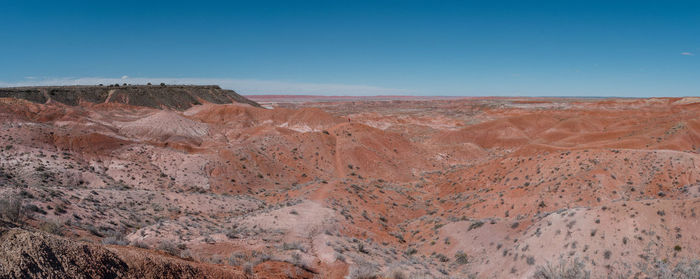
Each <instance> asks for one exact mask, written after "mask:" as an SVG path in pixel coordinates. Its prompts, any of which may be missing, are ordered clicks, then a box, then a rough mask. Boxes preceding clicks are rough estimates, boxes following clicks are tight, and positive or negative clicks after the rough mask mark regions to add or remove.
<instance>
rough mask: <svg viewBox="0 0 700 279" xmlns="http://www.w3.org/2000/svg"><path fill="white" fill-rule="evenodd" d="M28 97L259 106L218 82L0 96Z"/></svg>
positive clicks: (3, 92)
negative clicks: (215, 83) (222, 86)
mask: <svg viewBox="0 0 700 279" xmlns="http://www.w3.org/2000/svg"><path fill="white" fill-rule="evenodd" d="M8 97H9V98H18V99H25V100H29V101H31V102H35V103H47V102H52V101H53V102H58V103H62V104H66V105H70V106H77V105H79V104H80V103H81V102H87V103H123V104H128V105H133V106H144V107H151V108H161V109H162V108H168V109H176V110H186V109H188V108H190V107H192V106H193V105H200V104H202V103H204V102H207V103H214V104H229V103H243V104H249V105H251V106H254V107H260V105H259V104H258V103H256V102H253V101H251V100H249V99H247V98H245V97H243V96H241V95H238V94H237V93H236V92H234V91H233V90H224V89H221V88H220V87H218V86H209V85H208V86H195V85H187V86H185V85H168V86H150V85H126V86H46V87H15V88H0V98H8Z"/></svg>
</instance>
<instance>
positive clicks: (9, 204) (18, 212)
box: [0, 196, 24, 223]
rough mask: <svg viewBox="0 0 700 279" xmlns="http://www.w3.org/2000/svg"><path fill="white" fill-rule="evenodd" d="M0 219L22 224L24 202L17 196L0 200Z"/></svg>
mask: <svg viewBox="0 0 700 279" xmlns="http://www.w3.org/2000/svg"><path fill="white" fill-rule="evenodd" d="M0 217H1V218H2V219H5V220H7V221H10V222H15V223H16V222H21V221H22V219H24V210H22V200H21V199H20V198H19V197H17V196H10V197H8V198H4V199H0Z"/></svg>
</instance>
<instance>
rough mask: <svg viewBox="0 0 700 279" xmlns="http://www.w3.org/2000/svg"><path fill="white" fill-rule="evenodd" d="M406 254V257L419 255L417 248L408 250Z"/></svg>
mask: <svg viewBox="0 0 700 279" xmlns="http://www.w3.org/2000/svg"><path fill="white" fill-rule="evenodd" d="M404 253H405V254H406V255H409V256H411V255H414V254H415V253H418V250H416V248H413V247H411V248H408V249H406V252H404Z"/></svg>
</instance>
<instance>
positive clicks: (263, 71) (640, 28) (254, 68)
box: [0, 0, 700, 96]
mask: <svg viewBox="0 0 700 279" xmlns="http://www.w3.org/2000/svg"><path fill="white" fill-rule="evenodd" d="M144 2H145V1H144ZM144 2H142V1H31V0H29V1H4V0H0V7H1V9H0V36H1V38H2V40H1V43H0V86H16V85H44V84H94V83H110V82H111V83H114V82H119V83H122V82H127V83H143V82H146V81H152V82H160V81H166V82H169V83H217V84H221V85H222V86H223V87H227V88H231V89H235V90H237V91H239V92H241V93H244V94H320V95H464V96H475V95H476V96H486V95H499V96H502V95H510V96H514V95H518V96H525V95H526V96H693V95H700V36H699V35H700V3H697V2H694V1H686V2H681V1H249V2H238V1H226V2H223V1H222V2H215V1H203V0H202V1H186V2H185V1H148V2H147V3H144Z"/></svg>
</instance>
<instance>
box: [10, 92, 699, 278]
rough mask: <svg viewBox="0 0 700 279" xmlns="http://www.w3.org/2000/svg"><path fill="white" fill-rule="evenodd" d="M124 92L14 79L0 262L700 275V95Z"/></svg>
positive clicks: (204, 272)
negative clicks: (103, 93)
mask: <svg viewBox="0 0 700 279" xmlns="http://www.w3.org/2000/svg"><path fill="white" fill-rule="evenodd" d="M156 88H158V89H159V90H161V89H162V88H160V87H157V86H156ZM166 88H170V87H166ZM106 89H107V92H109V91H110V90H115V91H114V92H113V93H112V94H111V97H109V96H110V94H107V96H108V97H105V98H102V99H100V98H97V99H91V98H93V97H86V96H88V95H89V94H88V95H80V94H77V95H73V96H80V97H76V98H75V100H76V101H59V100H62V99H61V97H57V98H53V97H51V96H52V95H51V94H50V93H49V91H47V90H48V89H40V90H39V89H38V90H39V91H41V92H46V94H43V93H42V94H39V95H31V94H29V93H27V94H28V95H26V94H25V93H22V94H25V95H11V94H9V93H2V94H6V95H4V96H7V97H6V98H0V131H2V133H0V220H1V221H0V277H2V278H5V277H9V278H24V277H30V278H45V277H51V278H91V277H117V278H162V277H169V278H345V277H346V278H470V277H472V278H562V277H561V276H564V275H565V274H564V273H568V274H569V275H571V276H570V277H566V278H698V275H699V274H700V267H699V266H698V263H700V262H698V260H699V258H700V257H699V256H698V255H700V254H699V253H700V239H699V238H698V237H697V234H696V233H695V232H697V231H698V230H700V221H699V220H700V219H699V218H700V217H698V216H697V214H698V213H699V212H698V211H699V210H700V208H699V206H700V165H698V162H697V161H698V160H700V120H699V119H700V103H698V100H697V99H694V98H660V99H562V98H537V99H534V98H468V99H410V98H398V99H391V98H389V100H386V99H381V100H377V99H368V100H358V99H352V100H343V99H340V100H338V99H331V100H323V101H322V102H309V101H308V100H307V101H304V100H299V99H298V98H297V99H295V98H290V97H288V96H279V98H276V97H274V96H273V97H269V96H268V97H265V98H261V97H257V98H258V99H259V100H264V102H265V104H266V105H270V106H273V107H274V109H264V108H261V107H258V106H257V105H255V103H252V102H246V101H241V102H235V101H234V99H233V97H231V99H230V101H223V99H222V101H217V100H219V99H215V98H214V97H212V96H219V95H217V94H219V93H216V94H214V93H211V94H214V95H211V96H210V95H206V96H209V97H206V98H205V97H202V96H203V95H197V94H204V93H196V94H195V93H192V92H194V91H187V90H185V89H182V90H185V91H187V92H188V93H187V94H185V93H177V94H184V95H183V96H190V97H192V98H194V99H196V101H197V102H194V101H186V102H180V101H177V102H174V101H173V100H180V99H178V98H179V97H178V98H175V99H164V100H163V99H160V98H161V97H162V96H164V95H163V94H164V93H163V94H161V93H158V94H155V93H153V94H150V95H149V94H146V96H147V98H146V97H144V98H141V97H139V98H136V97H134V96H137V95H128V94H126V93H124V94H126V95H114V94H116V93H117V92H118V90H122V89H121V87H120V89H116V88H111V89H110V88H106ZM3 90H5V91H3ZM17 90H19V89H10V90H7V89H0V92H17ZM42 90H44V91H42ZM162 90H166V89H162ZM202 90H204V89H202ZM207 90H209V89H207ZM207 90H204V91H207ZM204 91H202V92H204ZM158 92H160V91H158ZM163 92H166V91H163ZM207 92H209V91H207ZM211 92H224V91H222V90H219V89H217V88H212V89H211ZM18 94H19V93H18ZM32 94H33V93H32ZM134 94H136V93H134ZM159 94H160V95H159ZM227 94H228V93H227ZM166 95H167V94H166ZM32 96H34V97H32ZM37 96H38V97H37ZM41 96H44V97H45V98H46V99H41ZM89 96H95V95H89ZM115 96H128V98H127V97H124V98H122V97H118V98H117V99H113V98H114V97H115ZM226 96H229V95H226ZM233 96H237V95H233ZM207 98H209V99H207ZM314 98H316V97H314ZM290 99H294V100H293V101H291V102H290V101H289V100H290ZM42 100H43V101H42ZM116 100H121V101H116ZM135 100H139V101H135ZM143 100H147V101H143ZM212 100H213V101H212ZM314 100H317V99H314ZM115 102H117V103H115ZM175 103H177V104H179V105H174V104H175ZM251 104H252V105H251ZM88 258H89V259H98V260H97V261H87V260H86V259H88Z"/></svg>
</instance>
